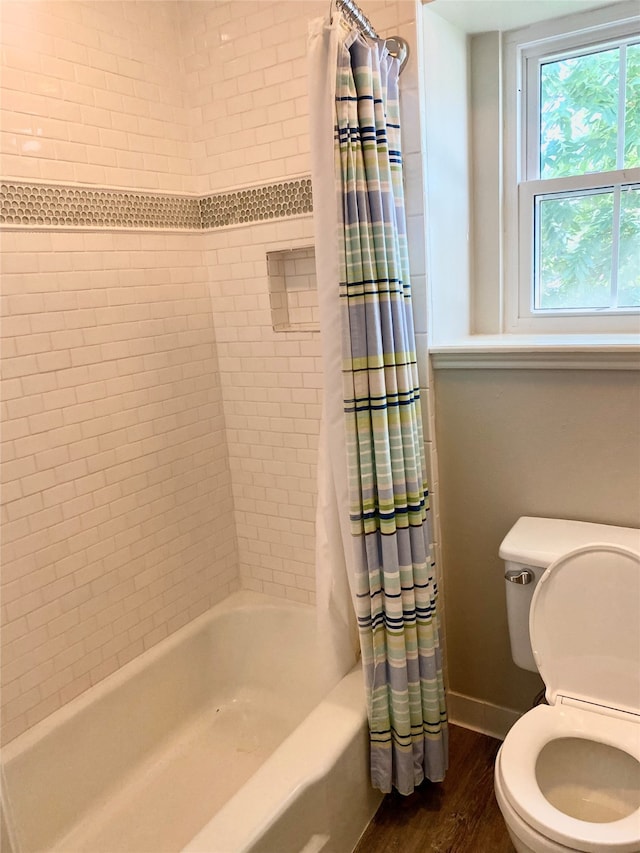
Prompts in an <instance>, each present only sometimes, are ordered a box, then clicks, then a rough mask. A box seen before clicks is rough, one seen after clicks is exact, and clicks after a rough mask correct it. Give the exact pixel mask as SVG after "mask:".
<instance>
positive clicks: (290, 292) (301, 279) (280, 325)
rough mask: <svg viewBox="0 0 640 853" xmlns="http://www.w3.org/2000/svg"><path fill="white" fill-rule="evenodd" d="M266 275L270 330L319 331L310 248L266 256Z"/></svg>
mask: <svg viewBox="0 0 640 853" xmlns="http://www.w3.org/2000/svg"><path fill="white" fill-rule="evenodd" d="M267 273H268V276H269V299H270V303H271V322H272V324H273V328H274V330H275V331H276V332H305V331H311V332H316V331H319V329H320V317H319V314H318V290H317V285H316V256H315V250H314V247H313V246H304V247H302V248H300V249H286V250H283V251H278V252H267Z"/></svg>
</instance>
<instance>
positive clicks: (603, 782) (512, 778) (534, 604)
mask: <svg viewBox="0 0 640 853" xmlns="http://www.w3.org/2000/svg"><path fill="white" fill-rule="evenodd" d="M500 556H501V558H502V559H503V560H504V561H505V563H506V572H505V586H506V596H507V616H508V623H509V637H510V642H511V651H512V656H513V660H514V662H515V663H516V664H517V665H518V666H520V667H523V668H524V669H530V670H533V671H538V672H539V673H540V675H541V676H542V679H543V681H544V683H545V687H546V691H545V696H546V700H547V702H548V704H541V705H537V706H536V707H534V708H533V709H532V710H531V711H529V712H528V713H526V714H524V716H522V717H521V718H520V719H519V720H518V721H517V722H516V723H515V725H514V726H513V727H512V728H511V729H510V731H509V732H508V734H507V736H506V738H505V740H504V743H503V744H502V746H501V747H500V750H499V752H498V755H497V758H496V765H495V793H496V799H497V801H498V805H499V807H500V810H501V812H502V815H503V817H504V820H505V823H506V825H507V829H508V831H509V835H510V836H511V840H512V842H513V844H514V846H515V848H516V850H517V851H518V853H568V851H585V853H609V851H616V853H640V530H635V529H631V528H622V527H611V526H609V525H603V524H591V523H587V522H579V521H565V520H560V519H550V518H528V517H527V518H521V519H519V520H518V522H517V523H516V524H515V525H514V526H513V528H512V529H511V530H510V531H509V533H508V534H507V536H506V537H505V539H504V541H503V542H502V545H501V546H500Z"/></svg>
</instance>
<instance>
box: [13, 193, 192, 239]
mask: <svg viewBox="0 0 640 853" xmlns="http://www.w3.org/2000/svg"><path fill="white" fill-rule="evenodd" d="M0 199H1V201H2V205H1V207H0V222H1V223H4V224H7V225H35V226H42V225H45V226H56V225H57V226H62V227H69V226H70V227H72V228H73V227H82V228H87V227H88V228H201V227H202V225H201V219H200V207H199V203H198V201H199V200H198V199H196V198H188V197H186V196H171V195H156V194H155V193H136V192H126V191H123V190H98V189H84V188H79V187H59V186H43V185H31V184H21V183H13V182H12V183H9V182H6V183H3V184H2V185H0Z"/></svg>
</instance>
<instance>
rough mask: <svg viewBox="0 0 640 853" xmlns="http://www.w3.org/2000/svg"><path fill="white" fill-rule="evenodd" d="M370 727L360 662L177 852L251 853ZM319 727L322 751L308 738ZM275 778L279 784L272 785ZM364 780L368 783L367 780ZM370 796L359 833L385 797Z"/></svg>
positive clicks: (378, 794)
mask: <svg viewBox="0 0 640 853" xmlns="http://www.w3.org/2000/svg"><path fill="white" fill-rule="evenodd" d="M366 727H367V712H366V704H365V693H364V676H363V672H362V666H361V664H360V662H359V661H358V663H356V664H355V666H354V667H353V668H352V669H351V670H350V671H349V672H348V673H347V674H346V675H345V676H344V677H343V678H342V679H341V680H340V681H339V682H338V683H337V684H336V685H335V687H333V689H332V690H330V691H329V692H328V693H327V694H326V695H325V696H324V698H323V699H322V700H321V701H320V703H319V704H318V705H317V706H316V707H315V708H314V709H313V710H312V711H311V713H310V714H308V716H307V717H305V719H304V720H303V721H302V722H301V723H300V725H299V726H297V727H296V728H295V729H294V730H293V731H292V732H291V734H290V735H288V737H287V738H286V739H285V740H284V741H283V743H282V744H280V746H279V747H278V749H277V750H276V751H275V752H274V753H273V754H272V755H270V756H269V758H267V760H266V761H265V762H264V763H263V764H262V765H261V766H260V767H259V768H258V769H257V770H256V772H255V773H254V774H253V776H252V777H251V778H250V779H248V780H247V782H246V783H245V784H244V785H243V787H242V788H240V790H239V791H237V792H236V793H235V794H234V795H233V797H231V799H229V800H228V801H227V802H226V803H225V805H224V806H223V807H222V808H221V809H220V811H218V812H217V813H216V814H215V815H213V816H212V818H211V820H210V821H209V823H207V824H206V825H205V826H204V827H202V829H201V830H200V831H199V832H198V833H197V834H196V835H195V836H194V837H193V838H192V839H191V841H189V843H188V844H187V845H186V846H185V847H183V848H182V850H181V851H179V853H222V851H224V853H251V850H252V849H253V846H254V845H255V844H256V843H257V842H259V841H260V839H261V837H262V836H264V835H266V833H267V832H268V831H269V830H270V829H272V828H273V827H274V826H275V825H276V823H277V822H278V820H279V819H280V818H281V817H282V816H283V815H285V814H286V812H287V809H288V808H289V807H290V806H291V804H292V803H293V802H294V800H295V799H296V798H297V797H299V796H301V795H302V794H303V793H304V792H305V791H306V790H307V789H309V788H311V787H312V786H313V785H315V784H317V783H319V782H322V780H323V779H325V778H327V777H328V775H329V773H330V771H331V769H332V768H333V767H334V766H335V764H336V763H337V762H338V760H339V759H340V757H341V756H342V754H343V751H344V747H345V744H347V745H348V744H349V743H351V742H352V740H353V739H354V738H357V737H358V736H365V735H364V733H365V731H366ZM318 728H319V730H320V731H321V732H323V733H324V732H330V733H331V737H330V738H328V739H327V740H326V741H324V742H323V744H322V745H323V747H324V748H323V749H322V750H321V749H319V748H318V745H319V739H315V740H313V741H310V740H309V738H308V737H307V734H308V732H307V730H308V729H311V730H313V729H318ZM309 745H310V746H311V752H312V753H314V755H313V759H314V760H313V761H312V763H310V762H309V755H308V754H306V755H305V747H309ZM274 777H275V778H277V779H278V785H277V786H274V785H273V784H270V780H272V779H273V778H274ZM363 781H365V784H367V785H370V782H369V780H368V779H366V780H363ZM367 794H368V798H369V800H370V802H371V803H372V804H374V805H373V807H372V808H371V809H369V813H368V814H367V816H366V819H365V821H364V824H363V825H362V827H361V828H359V831H360V834H361V833H362V832H364V829H365V828H366V826H367V824H368V822H369V820H371V818H372V817H373V815H374V814H375V812H376V810H377V808H378V806H379V804H380V803H381V802H382V798H383V794H382V793H381V792H379V791H375V790H374V789H373V788H371V787H370V788H369V790H368V792H367ZM247 798H250V799H251V804H252V810H251V814H250V815H248V814H247V811H246V809H245V808H244V804H245V803H246V800H247ZM220 845H222V846H220Z"/></svg>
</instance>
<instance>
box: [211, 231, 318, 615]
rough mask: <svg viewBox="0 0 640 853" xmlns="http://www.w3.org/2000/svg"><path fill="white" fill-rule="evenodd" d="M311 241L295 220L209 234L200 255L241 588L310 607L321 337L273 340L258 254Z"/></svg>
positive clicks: (291, 334) (263, 261) (263, 259)
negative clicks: (208, 294) (208, 295)
mask: <svg viewBox="0 0 640 853" xmlns="http://www.w3.org/2000/svg"><path fill="white" fill-rule="evenodd" d="M312 241H313V221H312V219H311V218H310V217H306V218H302V217H301V218H299V219H297V220H294V221H288V222H286V221H284V222H277V223H264V224H259V225H253V226H251V227H250V228H238V229H229V230H226V231H214V232H212V233H211V234H210V235H209V237H208V245H209V247H210V248H209V249H208V251H207V263H208V269H209V277H210V281H211V287H212V291H213V304H214V306H215V312H214V323H215V328H216V341H217V346H218V362H219V368H220V378H221V382H222V387H223V397H224V412H225V421H226V427H227V445H228V449H229V463H230V467H231V474H232V483H233V500H234V506H235V513H236V529H237V536H238V557H239V568H240V574H241V579H242V584H243V586H244V587H247V588H250V589H255V590H258V591H262V592H266V593H270V594H272V595H281V596H284V597H286V598H292V599H296V600H299V601H305V602H310V603H312V602H313V600H314V597H313V593H314V590H315V530H314V527H315V495H316V466H317V443H318V434H319V429H320V405H321V394H322V390H321V389H322V373H321V364H320V335H319V332H298V331H287V332H279V331H274V329H273V327H272V314H271V305H270V298H269V284H268V270H267V253H268V252H270V251H272V250H274V249H277V250H284V249H291V248H297V247H299V246H308V245H309V243H310V242H312Z"/></svg>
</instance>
